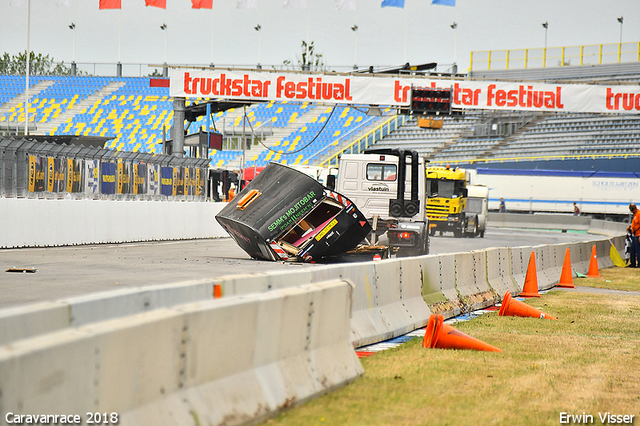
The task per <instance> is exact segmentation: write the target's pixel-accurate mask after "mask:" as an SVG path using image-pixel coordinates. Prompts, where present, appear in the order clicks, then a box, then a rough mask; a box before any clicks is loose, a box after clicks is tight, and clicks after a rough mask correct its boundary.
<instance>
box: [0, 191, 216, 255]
mask: <svg viewBox="0 0 640 426" xmlns="http://www.w3.org/2000/svg"><path fill="white" fill-rule="evenodd" d="M224 205H225V204H223V203H205V202H167V201H115V200H44V199H27V198H0V217H1V218H2V223H3V225H2V232H0V248H14V247H52V246H63V245H74V244H99V243H121V242H130V241H159V240H181V239H192V238H212V237H226V236H227V233H226V232H225V231H224V229H222V227H221V226H220V225H218V222H217V221H216V220H215V215H216V214H217V213H218V212H219V211H220V210H221V209H222V208H223V207H224Z"/></svg>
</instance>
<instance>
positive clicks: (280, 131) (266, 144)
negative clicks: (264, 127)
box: [226, 106, 327, 170]
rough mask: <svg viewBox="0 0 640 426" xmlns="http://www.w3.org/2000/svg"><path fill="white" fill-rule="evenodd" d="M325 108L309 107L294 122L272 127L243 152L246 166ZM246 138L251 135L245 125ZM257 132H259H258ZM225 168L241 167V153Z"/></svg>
mask: <svg viewBox="0 0 640 426" xmlns="http://www.w3.org/2000/svg"><path fill="white" fill-rule="evenodd" d="M326 109H327V107H326V106H316V107H315V108H312V109H310V111H308V112H306V113H304V114H302V115H299V116H298V118H297V119H296V121H295V122H294V123H290V124H289V125H288V126H287V127H274V128H273V134H271V135H270V136H267V137H265V138H264V140H262V141H261V143H258V144H257V145H253V146H252V148H251V149H249V150H247V151H246V152H245V165H246V167H252V163H251V161H252V160H253V159H254V158H256V157H259V156H260V154H261V153H262V152H263V151H265V150H267V149H272V150H275V151H278V150H279V149H278V146H279V144H280V143H281V142H282V141H283V140H285V139H286V138H287V136H289V135H290V134H292V133H294V132H295V131H297V130H298V129H300V128H301V127H302V126H304V125H305V124H309V123H311V122H312V121H313V120H314V118H315V119H316V120H317V119H318V117H319V116H320V114H322V113H323V112H324V111H325V110H326ZM245 132H246V136H247V138H250V137H251V129H250V128H249V127H248V126H247V128H246V129H245ZM258 134H259V132H258ZM289 158H291V159H295V156H287V155H283V156H282V157H281V159H280V160H287V159H289ZM226 167H227V168H229V169H232V170H237V169H240V168H241V167H242V155H239V156H238V158H237V159H235V160H232V161H229V162H228V163H227V165H226Z"/></svg>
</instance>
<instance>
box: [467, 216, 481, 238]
mask: <svg viewBox="0 0 640 426" xmlns="http://www.w3.org/2000/svg"><path fill="white" fill-rule="evenodd" d="M476 235H478V222H477V220H476V222H475V224H474V225H473V229H472V230H471V232H465V236H466V237H467V238H473V237H475V236H476Z"/></svg>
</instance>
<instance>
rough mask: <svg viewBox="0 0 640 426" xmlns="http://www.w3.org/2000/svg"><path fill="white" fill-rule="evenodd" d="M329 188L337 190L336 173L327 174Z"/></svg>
mask: <svg viewBox="0 0 640 426" xmlns="http://www.w3.org/2000/svg"><path fill="white" fill-rule="evenodd" d="M327 188H329V189H330V190H332V191H335V190H336V177H335V175H327Z"/></svg>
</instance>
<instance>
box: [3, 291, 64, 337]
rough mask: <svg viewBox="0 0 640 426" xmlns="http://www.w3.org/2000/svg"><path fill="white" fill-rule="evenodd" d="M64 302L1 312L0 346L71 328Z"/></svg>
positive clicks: (19, 307)
mask: <svg viewBox="0 0 640 426" xmlns="http://www.w3.org/2000/svg"><path fill="white" fill-rule="evenodd" d="M69 322H70V319H69V306H68V305H67V304H66V303H64V302H63V301H55V302H42V303H34V304H31V305H26V306H18V307H15V308H6V309H2V310H0V346H1V345H5V344H7V343H9V342H12V341H14V340H18V339H23V338H25V337H31V336H36V335H38V334H45V333H51V332H53V331H56V330H59V329H61V328H65V327H68V326H69Z"/></svg>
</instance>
